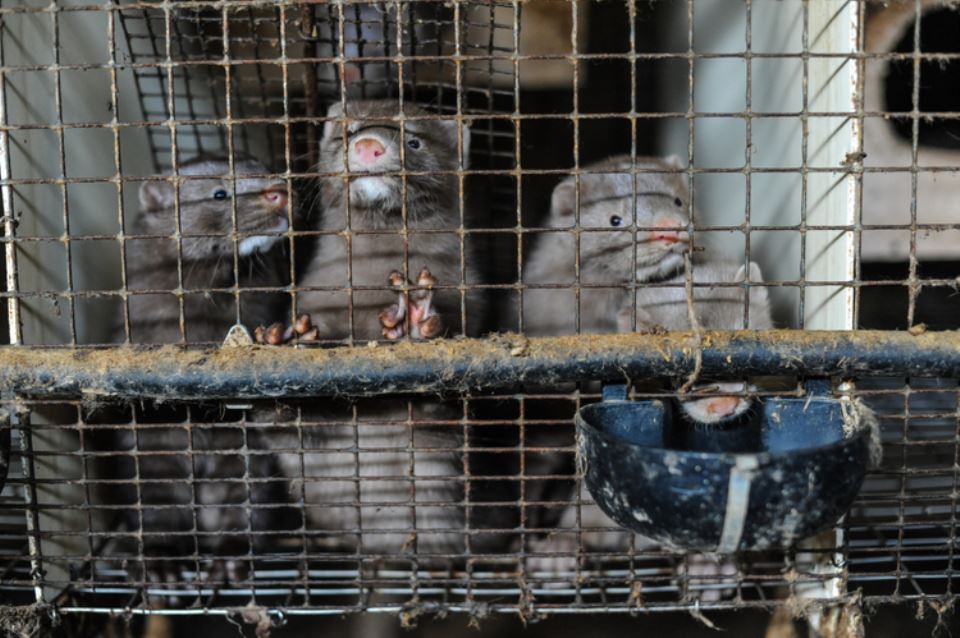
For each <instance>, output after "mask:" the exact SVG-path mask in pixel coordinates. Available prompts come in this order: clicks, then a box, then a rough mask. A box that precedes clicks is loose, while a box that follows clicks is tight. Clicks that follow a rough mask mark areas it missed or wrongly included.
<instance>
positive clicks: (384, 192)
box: [350, 177, 393, 202]
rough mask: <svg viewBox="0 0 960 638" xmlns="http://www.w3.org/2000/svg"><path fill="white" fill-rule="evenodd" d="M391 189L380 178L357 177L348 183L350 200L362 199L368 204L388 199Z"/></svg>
mask: <svg viewBox="0 0 960 638" xmlns="http://www.w3.org/2000/svg"><path fill="white" fill-rule="evenodd" d="M392 192H393V189H392V188H391V187H390V184H389V183H387V180H385V179H384V178H382V177H357V178H355V179H354V180H353V181H351V182H350V195H351V198H352V199H362V200H364V201H368V202H375V201H377V200H381V199H386V198H388V197H389V196H390V195H391V193H392Z"/></svg>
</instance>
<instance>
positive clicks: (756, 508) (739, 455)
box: [576, 386, 870, 554]
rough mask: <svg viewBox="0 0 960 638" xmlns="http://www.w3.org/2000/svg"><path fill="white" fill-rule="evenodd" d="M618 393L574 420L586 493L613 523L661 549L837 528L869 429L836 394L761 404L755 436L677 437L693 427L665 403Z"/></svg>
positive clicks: (755, 544)
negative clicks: (682, 430)
mask: <svg viewBox="0 0 960 638" xmlns="http://www.w3.org/2000/svg"><path fill="white" fill-rule="evenodd" d="M617 388H623V386H613V387H611V388H609V389H605V391H604V400H603V401H602V402H601V403H595V404H592V405H588V406H586V407H584V408H582V409H581V410H580V411H579V412H578V413H577V417H576V422H577V439H578V445H579V447H580V455H581V456H580V458H581V459H582V460H583V462H584V463H585V481H586V486H587V489H588V490H589V491H590V494H591V495H592V496H593V498H594V500H595V501H596V503H597V505H598V506H599V507H600V509H601V510H603V511H604V512H605V513H606V514H607V515H608V516H609V517H610V518H611V519H613V520H614V521H615V522H616V523H617V524H619V525H621V526H623V527H625V528H627V529H630V530H632V531H634V532H637V533H639V534H642V535H644V536H647V537H650V538H652V539H654V540H656V541H659V542H660V543H662V544H663V545H665V546H667V547H671V548H674V549H678V550H699V551H711V552H718V553H722V554H729V553H733V552H737V551H745V550H759V549H767V548H775V547H787V546H789V545H791V544H792V543H794V542H795V541H797V540H800V539H803V538H806V537H809V536H812V535H814V534H816V533H818V532H821V531H823V530H825V529H829V528H831V527H833V526H834V525H836V523H837V521H839V520H840V518H841V517H842V516H843V515H844V514H845V513H846V512H847V510H848V509H849V508H850V505H851V504H852V503H853V500H854V498H856V495H857V493H858V492H859V491H860V486H861V485H862V484H863V479H864V476H865V475H866V472H867V468H868V466H869V460H870V428H869V427H867V426H866V425H863V426H861V425H859V422H864V421H868V420H867V419H857V418H856V417H854V416H853V415H854V414H855V413H856V411H853V410H844V409H843V408H842V406H841V401H840V400H839V399H835V398H832V397H829V396H826V395H824V394H816V393H812V394H810V395H808V396H805V397H799V398H798V397H772V398H767V399H765V400H764V402H763V406H762V409H761V410H760V411H759V416H758V418H757V419H756V420H755V422H754V423H753V424H748V425H745V426H743V427H746V428H754V430H753V431H750V430H748V431H747V432H746V433H743V432H741V433H733V434H731V433H730V432H729V431H724V430H722V429H717V430H715V431H714V432H713V434H714V435H715V436H712V437H711V432H710V430H709V429H704V428H701V429H700V430H699V431H698V432H696V433H695V435H693V436H691V435H689V433H681V434H680V435H678V428H690V427H694V426H691V425H690V424H688V423H685V422H681V420H680V419H674V418H673V416H672V414H673V410H672V409H671V405H670V404H669V403H668V402H665V401H660V400H652V401H627V400H626V392H625V388H623V389H622V390H618V389H617ZM809 389H812V387H811V388H809ZM690 441H696V442H697V444H696V446H695V448H694V449H691V448H690V447H685V445H688V444H689V442H690ZM745 441H747V442H751V443H750V444H749V447H751V448H755V449H750V450H749V451H744V449H745V448H744V446H745Z"/></svg>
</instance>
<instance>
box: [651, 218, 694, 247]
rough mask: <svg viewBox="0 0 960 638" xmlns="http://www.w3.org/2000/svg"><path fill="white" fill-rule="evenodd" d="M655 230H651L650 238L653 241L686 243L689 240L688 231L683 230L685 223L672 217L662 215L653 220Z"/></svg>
mask: <svg viewBox="0 0 960 638" xmlns="http://www.w3.org/2000/svg"><path fill="white" fill-rule="evenodd" d="M653 228H654V229H653V230H652V231H650V239H652V240H653V241H662V242H663V243H665V244H677V243H681V242H682V243H686V242H687V241H689V238H688V236H687V231H685V230H682V228H683V224H682V223H680V220H678V219H675V218H672V217H661V218H660V219H655V220H654V222H653Z"/></svg>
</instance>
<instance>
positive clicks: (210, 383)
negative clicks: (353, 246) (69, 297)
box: [0, 330, 960, 400]
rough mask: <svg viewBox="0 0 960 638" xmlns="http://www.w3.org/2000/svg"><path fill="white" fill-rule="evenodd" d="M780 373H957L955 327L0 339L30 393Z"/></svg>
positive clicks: (428, 389)
mask: <svg viewBox="0 0 960 638" xmlns="http://www.w3.org/2000/svg"><path fill="white" fill-rule="evenodd" d="M698 344H702V369H701V372H700V375H701V377H703V378H714V379H716V378H737V377H741V376H745V375H758V374H785V375H793V374H798V375H811V376H812V375H816V376H836V375H840V376H847V377H858V376H880V375H884V376H932V375H936V376H947V377H952V376H958V375H960V332H956V331H949V332H928V333H926V334H917V335H914V334H910V333H908V332H881V331H855V332H841V331H802V330H770V331H753V332H748V331H725V332H705V333H704V334H703V335H702V340H698V338H697V336H696V335H695V334H693V333H690V332H676V333H670V334H666V335H649V334H620V335H584V336H580V337H548V338H535V339H526V338H524V337H521V336H519V335H497V336H494V337H490V338H487V339H453V340H447V339H441V340H437V341H432V342H421V343H399V344H379V345H378V346H377V347H355V348H347V347H344V348H329V349H319V348H314V349H296V348H275V347H268V346H266V347H265V346H251V347H231V348H221V349H213V350H189V349H182V348H175V347H171V346H167V347H162V348H154V349H150V348H138V347H115V348H107V349H79V350H77V349H58V348H40V347H27V346H8V347H3V348H0V390H7V391H11V392H15V393H18V394H20V395H24V396H32V397H76V396H83V397H116V398H123V399H129V398H162V399H169V400H177V399H208V398H258V397H259V398H264V397H277V398H280V397H290V398H293V397H309V396H324V395H328V396H330V395H354V396H362V395H375V394H389V393H416V394H431V393H444V392H452V393H457V392H463V391H465V390H479V389H493V388H506V387H512V386H518V385H520V384H536V385H541V386H542V385H547V386H549V385H551V384H557V383H562V382H568V381H587V380H608V381H612V380H626V379H630V380H635V379H642V378H649V377H675V378H679V377H684V376H687V375H689V374H690V373H691V372H692V371H693V370H694V368H695V365H696V351H697V348H698Z"/></svg>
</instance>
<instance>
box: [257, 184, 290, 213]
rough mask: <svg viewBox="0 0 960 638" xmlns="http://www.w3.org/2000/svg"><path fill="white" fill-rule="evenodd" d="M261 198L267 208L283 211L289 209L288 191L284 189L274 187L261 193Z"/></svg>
mask: <svg viewBox="0 0 960 638" xmlns="http://www.w3.org/2000/svg"><path fill="white" fill-rule="evenodd" d="M260 198H261V199H262V200H263V202H264V204H266V206H267V208H271V209H274V210H283V209H285V208H286V207H287V191H286V189H285V188H283V187H277V186H273V187H271V188H268V189H266V190H264V191H263V192H262V193H260Z"/></svg>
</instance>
